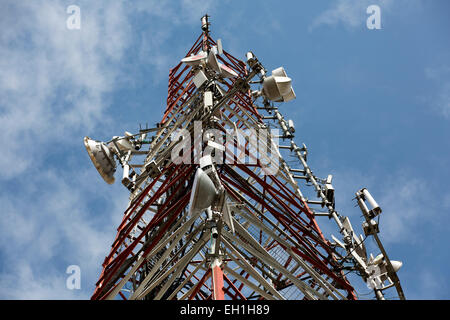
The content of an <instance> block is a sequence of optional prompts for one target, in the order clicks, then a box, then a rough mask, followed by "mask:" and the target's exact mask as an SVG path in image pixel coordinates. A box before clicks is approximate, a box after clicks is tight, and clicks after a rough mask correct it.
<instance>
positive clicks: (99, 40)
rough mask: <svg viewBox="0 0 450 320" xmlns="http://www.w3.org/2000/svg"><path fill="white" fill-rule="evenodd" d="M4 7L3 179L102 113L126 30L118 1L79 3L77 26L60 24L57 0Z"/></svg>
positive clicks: (0, 63)
mask: <svg viewBox="0 0 450 320" xmlns="http://www.w3.org/2000/svg"><path fill="white" fill-rule="evenodd" d="M6 8H7V9H8V10H6V12H5V11H2V19H0V20H1V21H2V22H0V28H1V29H2V36H1V38H0V43H1V45H0V68H1V69H2V73H1V74H0V96H1V98H0V99H1V100H0V110H1V112H0V126H1V127H2V129H3V134H2V138H1V143H2V146H3V148H4V150H5V153H4V155H3V157H2V158H1V160H0V167H1V168H2V170H1V171H0V177H3V178H4V177H6V178H9V177H12V176H14V175H15V174H18V173H21V172H23V171H24V170H25V169H26V168H28V167H29V166H30V165H31V159H33V160H34V161H36V160H38V159H36V157H37V156H42V154H41V152H42V151H43V150H42V148H43V147H48V144H50V143H52V142H56V141H61V140H64V141H68V140H69V141H70V140H71V138H72V139H73V137H74V134H76V133H79V132H80V130H86V131H89V130H92V128H94V127H95V126H96V124H97V123H98V121H99V120H100V119H101V118H103V117H104V111H105V109H106V107H107V106H106V104H105V101H104V94H105V93H107V92H109V91H111V90H112V89H113V88H114V79H115V78H116V76H117V68H115V67H114V62H117V61H118V60H119V59H120V58H121V56H122V54H123V51H124V49H125V47H126V46H127V44H128V40H127V37H126V34H127V33H129V31H128V30H129V25H128V23H127V21H126V20H125V17H124V16H123V15H122V14H121V11H122V10H123V3H122V2H117V3H114V4H110V5H108V10H102V9H103V7H102V6H101V5H99V4H98V3H97V4H96V5H95V4H89V5H87V4H86V5H84V6H82V7H81V12H82V20H81V21H82V23H81V29H80V30H68V29H67V28H66V19H67V17H68V14H67V13H66V11H65V9H66V7H65V6H63V5H62V4H61V3H60V2H57V1H47V2H45V3H42V2H39V3H38V2H27V3H21V4H18V3H17V2H15V1H10V3H9V4H8V5H6ZM103 12H106V14H103ZM11 17H14V18H11ZM5 169H7V170H5Z"/></svg>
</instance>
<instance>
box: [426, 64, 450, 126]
mask: <svg viewBox="0 0 450 320" xmlns="http://www.w3.org/2000/svg"><path fill="white" fill-rule="evenodd" d="M425 77H426V78H427V79H428V80H430V81H432V82H433V83H434V84H435V86H436V90H435V94H434V96H432V97H428V98H427V99H425V101H426V102H428V103H430V104H431V107H432V108H433V109H434V110H435V111H436V112H437V113H439V114H440V115H442V116H444V117H445V118H446V119H450V67H449V66H446V65H444V66H440V67H435V68H431V67H430V68H426V69H425Z"/></svg>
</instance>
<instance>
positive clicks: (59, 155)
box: [0, 0, 213, 299]
mask: <svg viewBox="0 0 450 320" xmlns="http://www.w3.org/2000/svg"><path fill="white" fill-rule="evenodd" d="M130 3H131V2H126V1H114V2H107V1H95V2H92V1H79V2H78V4H77V5H79V6H80V9H81V29H80V30H68V29H67V28H66V19H67V17H68V14H67V13H66V6H65V5H64V4H63V3H62V2H61V1H56V0H50V1H46V2H45V3H43V2H23V3H22V2H17V1H12V0H11V1H6V2H5V1H3V3H2V11H1V12H0V29H1V30H2V32H1V33H0V69H1V70H2V72H1V73H0V127H1V128H2V135H1V140H0V142H1V143H2V157H1V159H0V167H1V170H0V183H2V185H1V188H0V190H1V193H0V202H1V203H2V210H1V211H0V220H1V221H2V223H1V224H0V253H1V257H2V260H0V267H1V268H0V269H1V273H0V298H8V299H71V298H83V299H86V298H89V297H90V295H91V294H92V291H93V289H94V288H93V285H94V284H95V282H96V280H97V278H98V276H99V273H100V271H101V263H102V262H103V259H104V257H105V255H107V254H108V253H109V252H108V250H109V249H110V246H111V243H112V241H113V239H114V236H115V232H116V227H117V226H118V224H119V223H120V220H121V217H122V214H123V211H124V210H125V208H126V205H127V197H128V192H127V190H126V189H125V188H124V187H123V186H122V185H121V184H120V183H116V185H113V186H109V185H106V184H104V183H103V181H102V179H101V178H100V176H99V175H98V174H97V172H96V170H95V168H94V167H93V166H92V165H91V163H90V160H89V157H88V156H87V154H86V153H85V151H84V148H83V145H82V140H81V138H82V136H83V135H86V134H89V133H90V132H93V131H95V132H96V134H98V132H106V131H108V134H110V135H113V134H116V133H114V132H109V130H110V128H107V126H109V125H111V124H112V123H115V122H116V121H117V122H118V121H121V120H122V119H117V120H115V119H111V118H109V117H108V116H107V114H108V111H109V110H110V109H109V108H110V106H109V105H110V103H111V101H110V100H109V98H108V94H110V93H113V92H114V90H116V89H117V87H118V85H120V84H121V83H122V82H121V81H124V80H123V79H126V81H128V80H130V79H132V78H133V77H132V76H130V75H126V74H123V73H122V69H121V68H122V67H123V64H124V63H125V64H129V63H131V64H135V65H136V68H138V67H139V66H138V65H140V64H142V63H145V64H148V63H149V62H148V56H146V55H145V54H146V53H150V54H151V55H152V57H154V58H155V59H154V60H153V65H152V68H153V70H156V71H158V70H160V71H161V73H160V76H161V78H160V81H162V82H166V81H167V72H168V69H167V68H166V66H168V64H169V63H170V61H169V60H168V59H166V58H165V57H167V53H166V52H164V50H166V49H161V48H159V47H160V46H161V45H163V44H165V41H166V40H169V39H170V37H172V34H171V33H172V32H173V26H174V25H172V24H173V23H175V25H176V26H179V27H180V26H183V25H186V24H190V23H194V21H193V20H194V19H195V20H197V22H198V27H199V28H198V30H199V31H200V20H199V19H200V17H201V15H203V14H204V12H203V9H205V10H213V8H212V2H208V3H207V5H206V7H205V6H204V5H203V4H202V3H201V2H200V1H183V2H181V3H180V4H179V5H178V8H179V9H180V10H178V9H175V8H176V7H174V6H173V4H172V3H171V2H160V1H153V2H150V1H140V2H137V3H136V5H135V6H131V5H130ZM133 4H134V2H133ZM139 10H140V11H139ZM200 11H202V12H201V13H200ZM138 12H140V13H141V14H142V13H146V14H148V15H149V18H151V19H149V20H146V22H149V24H150V25H151V26H152V27H154V28H155V30H162V31H161V32H155V30H151V29H150V30H148V31H142V30H139V32H137V33H136V30H135V28H136V27H137V26H135V25H134V23H136V21H135V19H136V14H137V13H138ZM179 13H181V14H179ZM196 13H198V17H197V16H196ZM208 13H209V12H208ZM191 14H192V16H189V15H191ZM141 18H142V17H141ZM153 18H157V19H159V20H158V23H154V19H153ZM142 19H143V18H142ZM142 21H143V20H140V23H141V22H142ZM166 26H167V27H168V28H167V29H165V27H166ZM141 35H142V37H141ZM144 39H145V41H144ZM131 45H132V46H133V50H137V51H140V52H141V55H140V56H139V54H138V56H139V60H138V61H131V62H130V61H123V60H124V57H125V55H126V54H127V50H128V49H129V48H130V46H131ZM180 45H181V44H180ZM166 48H169V46H168V45H166ZM185 49H186V48H185ZM175 56H176V53H173V57H175ZM179 58H180V57H178V56H176V59H179ZM161 112H162V110H161ZM111 126H112V125H111ZM49 154H52V155H53V156H54V158H56V159H58V161H59V162H60V163H59V165H56V163H55V161H54V159H53V162H52V164H51V165H48V164H46V163H44V160H46V159H47V155H49ZM85 168H89V169H85ZM71 264H77V265H80V267H81V271H82V290H81V291H78V290H68V289H67V288H66V287H65V281H66V279H67V276H68V275H67V274H66V273H65V272H66V268H67V266H68V265H71Z"/></svg>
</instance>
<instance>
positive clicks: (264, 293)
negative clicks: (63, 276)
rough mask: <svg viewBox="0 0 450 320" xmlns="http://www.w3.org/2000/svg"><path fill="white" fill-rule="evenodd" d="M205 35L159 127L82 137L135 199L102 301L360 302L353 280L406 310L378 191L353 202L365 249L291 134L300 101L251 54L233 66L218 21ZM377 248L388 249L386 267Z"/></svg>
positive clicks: (176, 76)
mask: <svg viewBox="0 0 450 320" xmlns="http://www.w3.org/2000/svg"><path fill="white" fill-rule="evenodd" d="M201 22H202V33H201V35H200V36H199V37H198V39H197V40H196V41H195V43H194V45H193V46H192V48H191V49H190V50H189V51H188V52H187V54H186V56H185V57H184V58H183V59H181V62H180V63H179V64H178V65H177V66H175V67H174V68H173V69H171V70H170V72H169V88H168V96H167V107H166V110H165V112H164V115H163V117H162V119H161V121H160V122H159V123H158V124H157V125H156V127H155V128H148V127H146V128H144V129H142V128H140V130H139V132H138V133H136V134H131V133H128V132H125V135H124V136H115V137H113V138H112V139H111V140H110V141H108V142H101V141H96V140H93V139H90V138H89V137H85V138H84V144H85V146H86V149H87V151H88V154H89V156H90V158H91V160H92V162H93V163H94V165H95V167H96V168H97V170H98V171H99V173H100V174H101V176H102V177H103V179H104V180H105V181H106V182H107V183H109V184H111V183H113V182H114V174H115V171H116V166H117V163H119V164H120V165H121V166H122V168H123V176H122V183H123V184H124V186H125V187H126V188H127V189H128V190H129V192H130V198H129V205H128V208H127V209H126V210H125V212H124V215H123V219H122V222H121V223H120V225H119V227H118V228H117V235H116V237H115V239H114V241H113V244H112V246H111V251H110V252H109V254H108V255H107V256H106V257H105V260H104V262H103V270H102V272H101V274H100V277H99V279H98V282H97V284H96V289H95V292H94V293H93V295H92V299H114V298H117V297H119V296H120V297H121V298H123V299H169V300H170V299H176V300H182V299H200V300H206V299H213V300H222V299H243V300H246V299H254V300H258V299H280V300H282V299H356V298H357V297H358V293H357V291H356V290H355V289H354V287H353V285H352V284H351V283H350V281H349V280H348V278H347V277H346V272H348V271H354V272H355V273H357V274H358V275H360V276H361V277H362V279H363V280H364V281H365V282H366V284H367V285H368V286H369V287H370V288H371V289H373V290H374V294H375V296H376V297H377V298H378V299H384V295H385V294H384V292H385V290H388V289H389V288H393V287H395V289H396V290H397V293H398V296H399V298H400V299H404V295H403V291H402V288H401V286H400V281H399V279H398V277H397V274H396V272H397V271H398V269H399V268H400V267H401V264H402V263H401V262H399V261H392V260H389V258H388V256H387V254H386V251H385V250H384V248H383V246H382V244H381V242H380V239H379V237H378V233H379V230H378V222H377V220H376V219H375V218H376V217H377V216H379V215H380V213H381V208H380V206H379V205H378V204H377V203H376V201H375V200H374V199H373V197H372V196H371V194H370V193H369V191H368V190H367V189H361V190H359V191H358V192H356V200H357V202H358V204H359V207H360V209H361V210H362V213H363V216H364V218H365V220H364V223H363V230H364V234H365V235H364V236H362V235H360V236H357V235H356V234H355V232H354V230H353V228H352V226H351V224H350V221H349V219H348V218H347V217H344V216H342V215H340V214H339V213H338V212H337V211H336V210H335V205H334V188H333V186H332V176H331V175H329V176H328V178H326V179H320V178H318V177H316V176H315V175H314V174H313V172H312V171H311V169H310V167H309V166H308V164H307V155H308V149H307V148H306V146H305V144H302V146H298V145H297V144H296V142H295V141H294V133H295V128H294V123H293V121H292V120H286V119H285V118H284V117H283V115H282V114H281V113H280V111H279V109H278V107H277V105H280V103H283V102H287V101H290V100H293V99H294V98H295V93H294V90H293V88H292V84H291V79H290V78H289V77H288V76H287V74H286V72H285V70H284V68H283V67H279V68H277V69H275V70H273V71H272V72H271V73H270V74H269V73H267V71H266V69H265V68H264V67H263V65H262V64H261V62H260V61H259V60H258V59H257V57H256V56H255V54H253V53H252V52H248V53H247V54H246V61H245V62H244V61H241V60H238V59H236V58H235V57H233V56H232V55H231V54H229V53H228V52H226V51H225V50H224V49H223V48H222V42H221V41H220V39H219V40H217V41H214V40H213V39H212V37H211V36H210V23H209V17H208V15H205V16H204V17H202V19H201ZM280 139H281V140H282V141H285V142H286V141H287V142H289V143H288V144H287V145H279V141H280ZM289 155H291V156H295V158H296V162H297V164H298V166H297V168H292V167H291V166H290V165H289V164H288V162H287V161H285V160H284V159H285V158H286V157H287V156H289ZM132 160H133V162H132ZM307 190H309V192H310V193H311V194H313V196H314V197H316V199H317V200H309V199H308V198H307V197H306V196H304V194H303V193H302V192H305V191H307ZM321 216H325V217H328V218H329V219H325V218H318V219H324V220H325V221H330V220H331V221H335V223H336V224H337V226H338V230H339V232H340V233H341V235H342V237H341V238H340V239H338V238H336V237H334V236H332V241H330V240H329V239H327V238H325V236H324V235H323V233H322V231H321V229H320V227H319V224H318V222H317V221H316V218H317V217H321ZM368 237H372V238H373V239H375V241H376V243H377V245H378V247H379V249H380V254H379V255H378V256H376V257H375V258H374V256H373V255H372V254H370V255H369V256H368V255H367V253H366V248H365V245H364V240H365V239H366V238H368Z"/></svg>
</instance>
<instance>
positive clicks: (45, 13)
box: [0, 0, 450, 299]
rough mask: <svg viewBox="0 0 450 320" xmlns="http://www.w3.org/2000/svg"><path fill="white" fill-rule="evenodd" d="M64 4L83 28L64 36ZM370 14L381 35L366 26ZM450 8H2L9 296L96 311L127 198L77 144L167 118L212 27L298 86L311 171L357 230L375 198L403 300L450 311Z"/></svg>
mask: <svg viewBox="0 0 450 320" xmlns="http://www.w3.org/2000/svg"><path fill="white" fill-rule="evenodd" d="M72 4H75V5H77V6H79V7H80V9H81V29H80V30H69V29H67V27H66V20H67V18H68V17H69V14H67V13H66V9H67V7H68V6H69V5H72ZM371 4H376V5H379V6H380V8H381V25H382V29H381V30H369V29H367V27H366V19H367V17H368V14H367V13H366V8H367V7H368V6H369V5H371ZM449 9H450V4H449V3H448V1H445V0H442V1H438V0H436V1H421V0H408V1H407V0H397V1H394V0H384V1H382V0H378V1H377V0H369V1H366V0H364V1H356V0H355V1H349V0H337V1H320V2H317V1H314V2H313V1H310V2H308V3H306V2H301V3H300V2H298V1H283V2H282V3H280V2H279V1H264V2H262V1H261V2H258V4H256V2H254V1H239V5H238V4H237V2H233V1H224V0H222V1H189V0H183V1H178V2H175V1H170V2H169V1H118V0H117V1H76V0H71V1H53V0H50V1H45V2H44V1H12V0H11V1H10V0H3V1H2V2H1V3H0V30H1V32H0V128H1V129H2V134H1V138H0V139H1V140H0V141H1V143H2V156H1V157H0V168H1V169H0V204H1V205H0V298H1V299H87V298H89V297H90V295H91V294H92V292H93V290H94V285H95V282H96V280H97V278H98V275H99V273H100V271H101V263H102V262H103V259H104V257H105V255H106V254H107V253H108V252H109V249H110V245H111V243H112V241H113V238H114V236H115V230H116V228H117V226H118V224H119V222H120V220H121V215H122V213H123V211H124V209H125V207H126V204H127V190H126V189H125V188H124V187H123V186H121V185H120V184H115V185H113V186H109V185H106V184H105V183H104V182H103V181H102V179H101V177H100V176H99V175H98V174H97V172H96V170H95V168H94V167H93V166H92V164H91V162H90V160H89V157H88V155H87V154H86V151H85V149H84V146H83V142H82V138H83V137H84V136H85V135H88V136H90V137H93V138H96V139H101V140H108V139H109V138H110V137H111V136H113V135H121V134H122V133H123V132H124V131H125V130H127V131H130V132H133V131H137V129H138V128H139V123H141V124H144V125H145V123H149V125H153V124H154V123H155V122H157V121H158V120H159V119H160V117H161V116H162V113H163V110H164V102H165V99H166V97H167V75H168V70H169V68H170V67H172V66H174V65H176V64H177V63H178V61H179V59H181V58H182V57H183V56H184V55H185V53H186V52H187V50H188V49H189V48H190V47H191V45H192V43H193V41H195V39H196V38H197V37H198V35H199V34H200V20H199V19H200V17H201V16H202V15H203V14H204V13H206V12H207V13H208V14H210V15H211V16H212V17H211V23H212V36H213V37H214V38H216V39H217V38H221V39H222V41H223V44H224V47H225V50H227V51H228V52H230V53H232V54H233V55H235V56H236V57H238V58H243V57H244V54H245V53H246V52H247V51H248V50H252V51H253V52H254V53H255V54H256V55H257V56H258V58H259V59H260V60H261V61H262V62H263V64H264V65H265V66H266V68H267V69H269V70H271V69H275V68H276V67H278V66H280V65H283V66H284V67H285V69H286V71H287V73H288V75H289V76H290V77H291V78H292V79H293V86H294V89H295V92H296V94H297V99H296V100H295V101H293V102H289V103H287V104H285V105H284V106H282V112H283V114H284V115H285V116H286V117H288V118H292V119H293V120H294V121H295V124H296V129H297V132H296V141H297V143H298V144H300V143H303V142H304V143H305V144H306V145H307V146H308V149H309V158H308V160H309V164H310V166H311V167H312V169H313V171H314V173H315V174H316V175H318V176H322V177H326V175H328V174H333V175H334V180H333V182H334V186H335V188H336V193H337V194H336V196H337V209H338V211H339V212H341V213H342V214H344V215H347V216H350V217H351V219H352V222H353V226H354V227H355V229H358V230H360V221H361V218H360V212H359V210H358V209H357V208H355V207H354V206H355V204H356V203H355V202H354V201H352V198H353V197H354V193H355V192H356V191H357V190H358V189H360V188H361V187H367V188H368V189H369V190H370V191H371V193H372V194H373V195H374V197H375V198H376V200H377V201H378V202H379V203H380V205H381V207H382V208H383V213H382V216H381V220H380V221H381V230H382V233H381V238H382V240H383V242H384V244H385V247H386V248H387V249H388V253H389V255H390V257H391V258H392V259H394V260H401V261H403V262H404V265H403V267H402V269H401V270H400V272H399V277H400V279H401V281H402V285H403V288H404V291H405V295H406V297H407V298H410V299H448V298H449V297H450V288H449V283H450V276H449V272H448V264H449V263H450V254H449V245H448V243H449V241H448V237H447V235H448V233H449V231H450V228H449V222H450V221H449V220H450V219H449V212H450V190H449V187H448V181H450V173H449V170H448V168H449V166H450V142H449V137H450V43H449V41H448V39H449V38H448V37H449V35H448V30H450V22H449V20H448V17H447V13H448V12H449ZM319 219H321V218H319ZM323 219H324V220H319V225H321V226H323V229H324V230H325V231H326V232H327V233H334V234H335V235H337V234H338V231H337V230H335V229H334V225H331V222H330V221H329V220H328V219H326V218H323ZM374 253H376V252H374ZM69 265H78V266H80V268H81V289H80V290H68V289H67V288H66V279H67V276H68V275H67V274H66V268H67V267H68V266H69ZM359 288H361V292H362V293H367V292H369V290H368V289H367V288H364V284H363V285H361V286H359ZM364 297H367V298H370V297H371V296H370V295H369V296H361V298H364Z"/></svg>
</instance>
